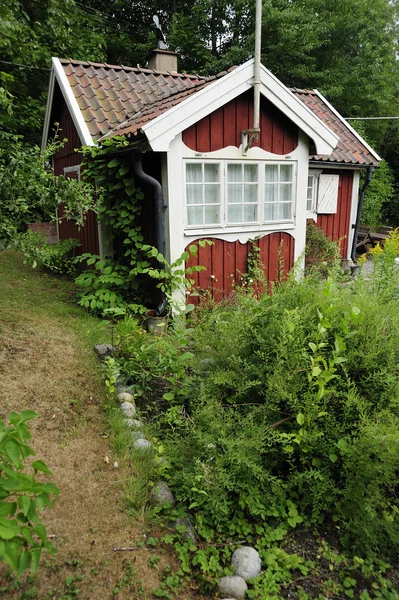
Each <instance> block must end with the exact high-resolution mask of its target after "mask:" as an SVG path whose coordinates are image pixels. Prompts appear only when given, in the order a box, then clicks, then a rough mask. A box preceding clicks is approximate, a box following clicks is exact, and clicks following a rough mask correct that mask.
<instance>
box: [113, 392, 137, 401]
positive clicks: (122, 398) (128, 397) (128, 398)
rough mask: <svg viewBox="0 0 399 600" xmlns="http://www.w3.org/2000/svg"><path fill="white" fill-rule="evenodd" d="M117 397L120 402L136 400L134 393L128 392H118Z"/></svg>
mask: <svg viewBox="0 0 399 600" xmlns="http://www.w3.org/2000/svg"><path fill="white" fill-rule="evenodd" d="M117 398H118V400H119V402H132V403H133V402H134V398H133V396H132V394H129V393H128V392H122V393H121V394H118V396H117Z"/></svg>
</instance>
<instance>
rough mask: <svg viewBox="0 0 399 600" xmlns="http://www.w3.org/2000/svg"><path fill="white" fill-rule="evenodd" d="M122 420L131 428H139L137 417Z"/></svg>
mask: <svg viewBox="0 0 399 600" xmlns="http://www.w3.org/2000/svg"><path fill="white" fill-rule="evenodd" d="M124 422H125V423H126V425H127V426H128V427H130V428H131V429H140V427H141V423H140V421H138V420H137V419H124Z"/></svg>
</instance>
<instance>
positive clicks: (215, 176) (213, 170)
mask: <svg viewBox="0 0 399 600" xmlns="http://www.w3.org/2000/svg"><path fill="white" fill-rule="evenodd" d="M204 181H212V182H213V183H219V165H207V164H205V165H204Z"/></svg>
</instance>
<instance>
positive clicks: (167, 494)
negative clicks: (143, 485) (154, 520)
mask: <svg viewBox="0 0 399 600" xmlns="http://www.w3.org/2000/svg"><path fill="white" fill-rule="evenodd" d="M150 495H151V499H152V501H153V502H154V504H158V506H164V505H165V504H170V506H174V505H175V503H176V502H175V497H174V495H173V494H172V491H171V489H170V487H169V486H168V484H167V483H166V481H158V483H157V484H155V485H154V487H153V488H152V490H151V494H150Z"/></svg>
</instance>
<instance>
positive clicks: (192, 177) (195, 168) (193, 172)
mask: <svg viewBox="0 0 399 600" xmlns="http://www.w3.org/2000/svg"><path fill="white" fill-rule="evenodd" d="M186 179H187V182H189V183H191V182H194V181H196V182H201V181H202V164H201V163H200V164H198V165H195V164H191V163H189V164H188V165H186Z"/></svg>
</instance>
